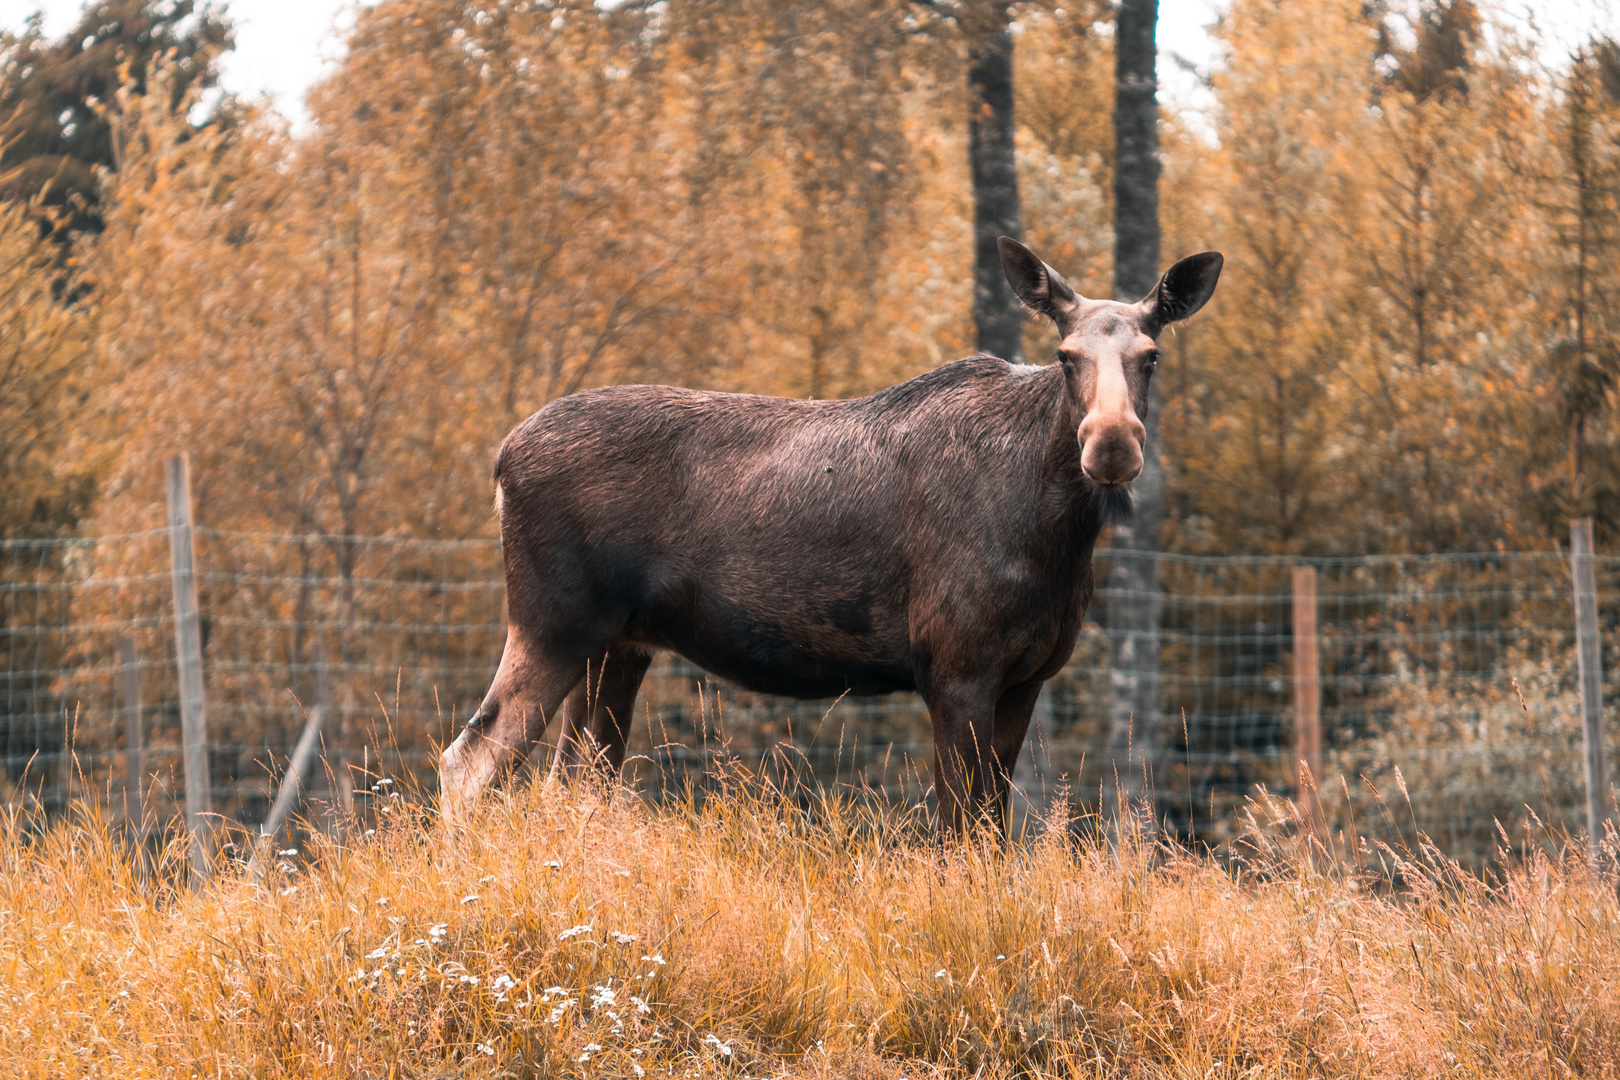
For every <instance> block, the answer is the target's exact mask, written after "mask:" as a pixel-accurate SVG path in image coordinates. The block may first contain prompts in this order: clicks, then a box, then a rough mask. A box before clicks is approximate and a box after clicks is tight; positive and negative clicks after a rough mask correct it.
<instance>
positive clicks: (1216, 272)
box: [1139, 251, 1226, 335]
mask: <svg viewBox="0 0 1620 1080" xmlns="http://www.w3.org/2000/svg"><path fill="white" fill-rule="evenodd" d="M1225 262H1226V260H1225V259H1224V258H1223V257H1222V256H1221V253H1220V252H1218V251H1205V252H1201V253H1200V254H1197V255H1189V256H1187V257H1186V258H1185V259H1182V260H1181V261H1180V262H1178V263H1176V265H1174V266H1172V267H1171V268H1170V269H1168V270H1166V271H1165V272H1164V277H1162V278H1160V279H1159V283H1158V284H1157V285H1155V286H1154V287H1153V291H1152V292H1150V293H1148V294H1147V295H1146V296H1144V297H1143V298H1142V302H1141V304H1140V305H1139V306H1140V307H1141V308H1143V310H1144V311H1146V313H1147V316H1148V320H1149V321H1150V322H1151V323H1152V324H1153V325H1154V327H1155V330H1154V333H1155V335H1157V333H1158V330H1161V329H1163V328H1164V327H1166V326H1168V325H1169V324H1170V323H1173V322H1180V321H1181V320H1182V319H1185V318H1188V317H1190V316H1191V315H1192V314H1193V312H1195V311H1197V310H1198V309H1199V308H1201V307H1203V306H1204V304H1205V303H1206V302H1207V301H1208V300H1209V298H1210V296H1211V295H1213V294H1214V292H1215V283H1216V282H1217V281H1219V280H1220V279H1221V266H1222V265H1223V264H1224V263H1225Z"/></svg>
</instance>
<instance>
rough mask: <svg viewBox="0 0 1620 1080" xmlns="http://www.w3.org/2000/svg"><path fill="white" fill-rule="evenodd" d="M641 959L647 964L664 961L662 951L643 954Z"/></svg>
mask: <svg viewBox="0 0 1620 1080" xmlns="http://www.w3.org/2000/svg"><path fill="white" fill-rule="evenodd" d="M642 959H643V960H645V961H647V963H649V964H662V963H663V962H664V957H663V954H662V953H653V954H652V955H651V956H643V957H642Z"/></svg>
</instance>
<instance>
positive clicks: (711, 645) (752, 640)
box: [630, 597, 916, 698]
mask: <svg viewBox="0 0 1620 1080" xmlns="http://www.w3.org/2000/svg"><path fill="white" fill-rule="evenodd" d="M773 600H774V601H775V602H771V603H759V604H752V605H751V604H747V603H742V602H738V601H736V600H733V599H729V598H727V599H722V598H716V597H699V598H697V600H696V602H695V603H694V602H692V601H691V599H688V602H687V603H685V604H682V605H679V606H678V607H665V606H664V605H658V606H657V607H655V608H654V609H653V610H651V611H649V612H648V613H647V616H648V617H647V618H646V619H645V620H637V622H638V623H640V625H636V626H633V627H632V628H631V633H630V636H631V637H632V638H635V639H637V640H639V641H641V642H642V643H643V644H647V645H654V646H657V647H660V648H666V649H670V650H673V651H674V652H677V653H679V654H680V655H681V656H683V657H685V658H686V659H687V660H690V661H691V662H692V663H694V664H696V665H697V666H698V667H700V668H702V669H704V670H705V671H708V672H710V673H711V674H714V675H718V676H720V677H721V678H723V679H728V680H730V681H732V682H735V683H737V684H739V685H741V686H743V687H746V688H747V689H749V690H753V691H756V692H758V693H762V694H777V695H781V696H783V697H795V698H828V697H837V696H838V695H840V694H846V693H851V694H858V695H871V694H888V693H893V692H895V691H900V690H913V689H915V688H916V683H915V678H914V676H913V674H912V667H911V663H910V657H909V655H908V653H907V650H906V646H905V643H906V632H905V628H904V626H903V624H902V625H899V626H893V625H886V624H889V623H890V621H891V620H889V619H888V618H886V617H885V615H884V613H883V612H881V611H878V610H874V605H872V604H871V603H870V602H867V603H861V602H858V601H856V600H844V601H839V600H837V599H831V600H828V599H818V598H815V597H802V598H796V599H788V598H780V597H779V598H773ZM659 608H662V609H663V610H659Z"/></svg>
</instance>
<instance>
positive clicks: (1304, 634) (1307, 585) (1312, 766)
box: [1294, 566, 1322, 829]
mask: <svg viewBox="0 0 1620 1080" xmlns="http://www.w3.org/2000/svg"><path fill="white" fill-rule="evenodd" d="M1316 626H1317V618H1316V567H1314V566H1296V567H1294V758H1295V761H1296V762H1297V765H1296V768H1297V769H1298V770H1299V797H1298V800H1297V802H1298V806H1299V812H1300V815H1301V816H1302V817H1304V818H1305V820H1306V821H1307V822H1308V823H1309V825H1310V827H1311V828H1312V829H1316V828H1319V827H1320V826H1321V825H1322V798H1321V793H1320V792H1319V791H1318V786H1319V785H1320V784H1321V780H1322V676H1321V669H1320V667H1319V665H1320V659H1319V658H1318V655H1317V647H1316Z"/></svg>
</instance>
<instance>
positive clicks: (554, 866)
mask: <svg viewBox="0 0 1620 1080" xmlns="http://www.w3.org/2000/svg"><path fill="white" fill-rule="evenodd" d="M546 866H547V867H548V868H550V869H552V870H561V869H562V863H560V862H558V861H557V860H556V859H552V860H550V861H549V862H547V863H546Z"/></svg>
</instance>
